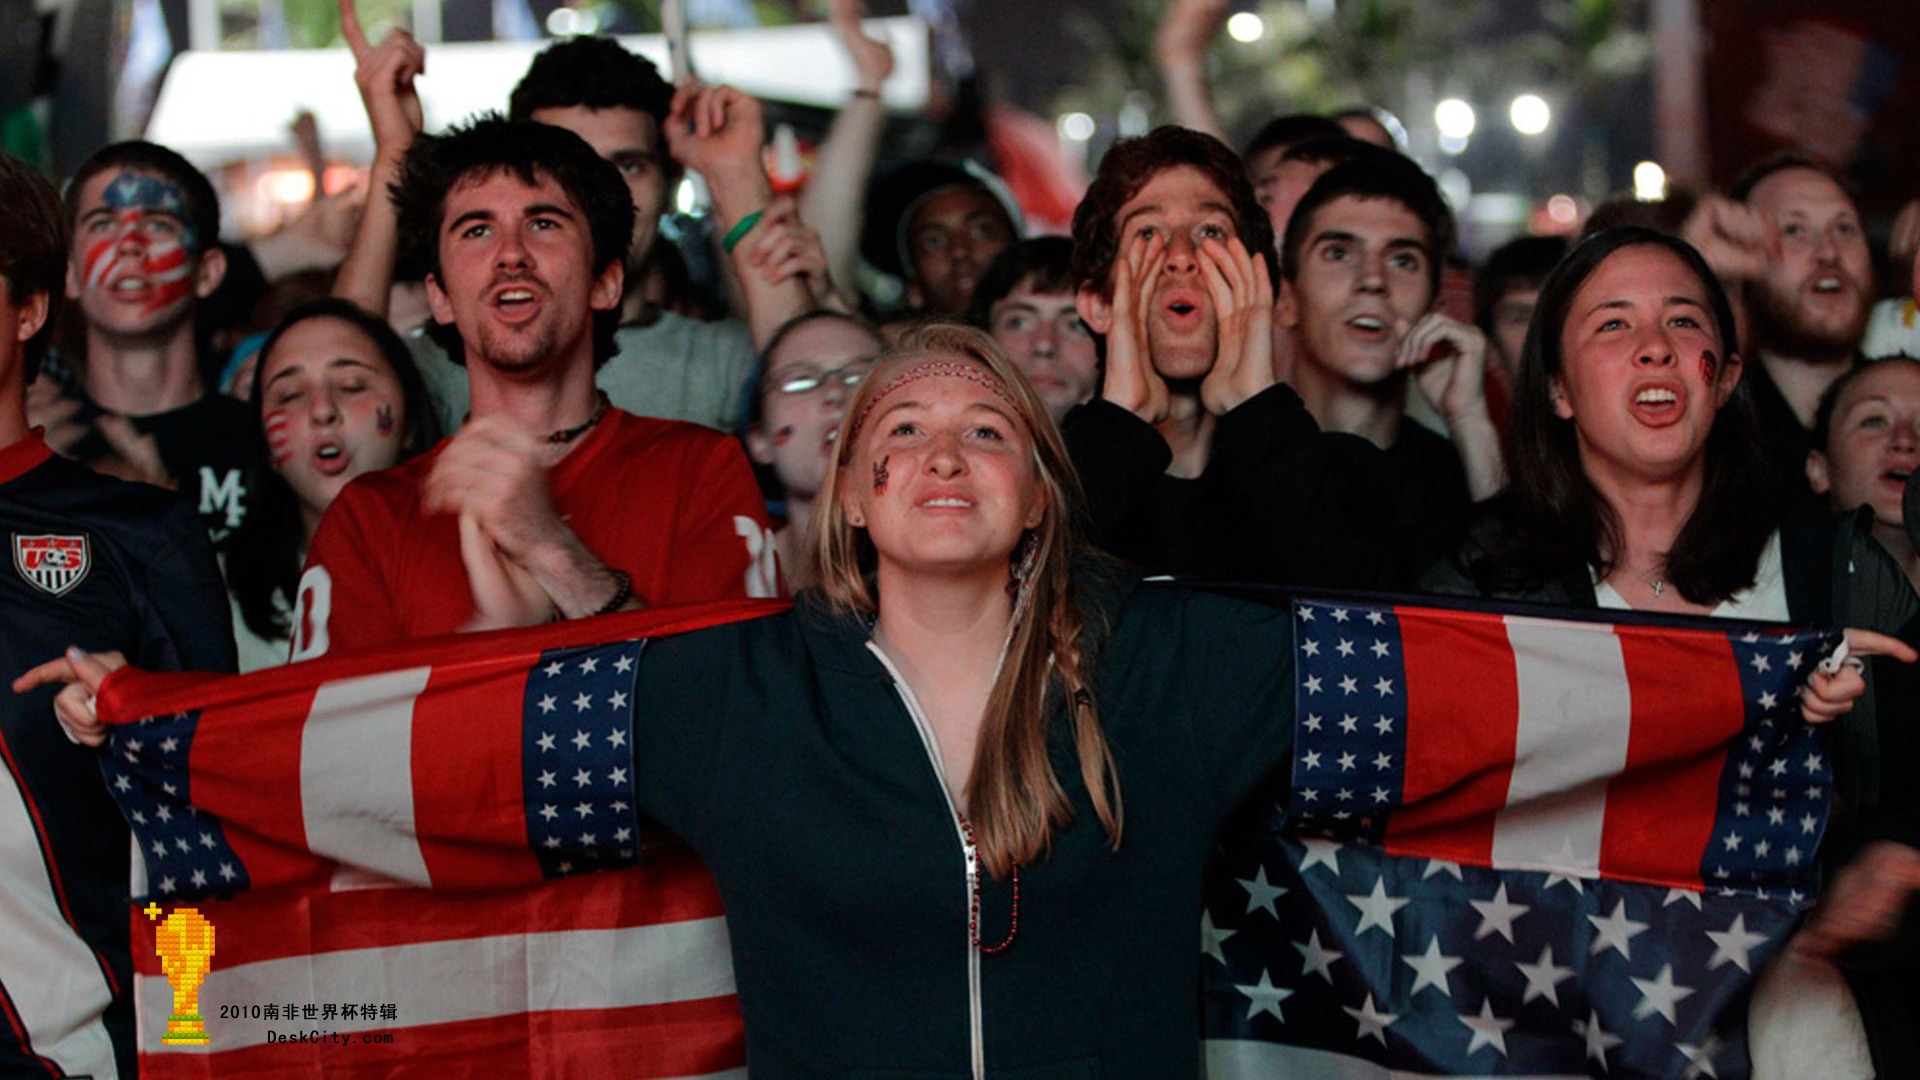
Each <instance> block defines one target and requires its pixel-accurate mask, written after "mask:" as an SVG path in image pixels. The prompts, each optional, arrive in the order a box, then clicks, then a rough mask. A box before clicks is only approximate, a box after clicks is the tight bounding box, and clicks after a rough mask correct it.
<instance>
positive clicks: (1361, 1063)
mask: <svg viewBox="0 0 1920 1080" xmlns="http://www.w3.org/2000/svg"><path fill="white" fill-rule="evenodd" d="M1206 1052H1207V1069H1206V1074H1207V1080H1273V1078H1274V1077H1276V1076H1284V1077H1286V1080H1424V1078H1427V1077H1440V1076H1445V1077H1449V1078H1451V1080H1492V1074H1488V1075H1486V1076H1475V1075H1473V1074H1470V1073H1422V1072H1408V1071H1406V1070H1404V1069H1389V1068H1387V1067H1386V1066H1384V1065H1376V1064H1374V1063H1373V1062H1371V1061H1368V1060H1366V1059H1365V1058H1357V1057H1348V1056H1346V1055H1345V1054H1336V1053H1334V1052H1333V1051H1331V1050H1314V1049H1311V1048H1309V1047H1305V1046H1282V1045H1280V1044H1279V1043H1270V1042H1255V1041H1251V1040H1242V1039H1208V1040H1207V1049H1206ZM1501 1080H1584V1074H1581V1073H1572V1074H1567V1075H1558V1074H1544V1075H1543V1074H1525V1075H1523V1074H1520V1073H1514V1074H1511V1075H1507V1076H1503V1077H1501Z"/></svg>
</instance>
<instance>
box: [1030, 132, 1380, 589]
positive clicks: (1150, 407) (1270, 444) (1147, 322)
mask: <svg viewBox="0 0 1920 1080" xmlns="http://www.w3.org/2000/svg"><path fill="white" fill-rule="evenodd" d="M1073 236H1074V267H1075V273H1076V276H1077V277H1078V278H1079V281H1080V285H1079V294H1078V305H1079V309H1080V314H1081V317H1082V318H1083V319H1084V320H1085V321H1086V324H1087V326H1088V327H1089V328H1091V329H1092V330H1093V332H1094V333H1095V334H1096V335H1098V336H1099V337H1100V338H1101V340H1102V343H1103V346H1104V352H1105V364H1106V367H1105V371H1104V375H1103V381H1102V385H1101V388H1100V395H1099V397H1098V398H1096V399H1095V400H1094V401H1092V402H1090V403H1089V404H1087V405H1084V406H1082V407H1080V408H1078V409H1076V410H1074V411H1073V412H1072V413H1070V414H1068V416H1067V418H1066V421H1065V423H1064V424H1063V431H1064V433H1065V435H1066V438H1067V443H1068V449H1069V450H1070V452H1071V453H1072V455H1073V460H1074V464H1075V466H1076V467H1077V468H1078V469H1079V471H1080V473H1081V477H1082V479H1083V482H1084V484H1085V486H1086V490H1087V498H1088V506H1089V510H1090V513H1091V518H1092V523H1093V539H1094V541H1095V543H1096V544H1098V545H1099V546H1101V547H1103V548H1105V549H1106V550H1108V551H1110V552H1112V553H1113V554H1115V555H1118V556H1120V557H1122V558H1125V559H1128V560H1131V561H1133V562H1135V563H1138V564H1140V565H1141V566H1142V567H1143V568H1144V569H1146V570H1147V571H1149V572H1152V573H1173V574H1183V575H1190V576H1206V577H1216V578H1232V579H1236V580H1245V581H1273V582H1287V583H1310V584H1318V585H1345V586H1358V587H1385V586H1389V585H1392V584H1394V583H1396V582H1397V581H1398V580H1400V579H1401V578H1402V577H1403V576H1404V575H1406V574H1410V573H1413V572H1417V571H1416V570H1408V569H1403V568H1402V566H1401V565H1400V564H1401V559H1400V558H1399V557H1398V556H1397V555H1396V553H1395V551H1394V548H1393V539H1392V538H1393V536H1394V533H1393V532H1392V531H1391V525H1392V521H1391V518H1390V516H1389V507H1388V505H1387V504H1388V502H1389V500H1388V499H1387V497H1386V494H1385V493H1386V492H1388V491H1389V490H1390V481H1389V477H1388V475H1387V473H1386V471H1385V469H1384V467H1383V463H1382V462H1380V461H1379V460H1377V459H1378V458H1379V454H1378V453H1377V451H1376V452H1373V453H1371V454H1370V455H1369V454H1368V453H1364V452H1361V453H1356V452H1355V450H1356V448H1355V447H1353V446H1347V445H1342V442H1341V440H1339V439H1336V438H1333V437H1329V436H1326V435H1324V434H1322V432H1321V431H1320V429H1319V426H1318V425H1317V424H1315V423H1314V420H1313V417H1312V416H1310V415H1309V414H1308V412H1307V410H1306V408H1305V407H1304V406H1303V405H1302V404H1301V401H1300V398H1299V397H1298V396H1297V395H1296V394H1295V393H1294V392H1293V390H1292V389H1291V388H1288V387H1286V386H1284V385H1281V384H1279V383H1278V382H1277V381H1276V379H1275V375H1274V350H1273V325H1274V323H1273V320H1274V290H1273V281H1274V279H1275V277H1276V276H1277V275H1276V273H1275V265H1274V258H1273V231H1272V226H1271V225H1270V224H1269V223H1268V220H1267V216H1266V212H1265V211H1264V210H1263V209H1262V208H1261V207H1260V204H1259V203H1258V201H1256V199H1255V198H1254V194H1253V189H1252V186H1251V185H1250V184H1249V182H1248V181H1247V178H1246V172H1245V170H1244V169H1243V167H1242V166H1241V163H1240V160H1239V159H1238V158H1237V157H1236V156H1235V155H1234V154H1233V152H1232V151H1231V150H1229V149H1228V148H1227V147H1226V146H1225V145H1223V144H1222V143H1220V142H1219V141H1218V140H1216V139H1214V138H1212V137H1211V136H1208V135H1203V134H1201V133H1199V132H1195V131H1190V130H1187V129H1184V128H1176V127H1165V128H1160V129H1158V130H1156V131H1154V132H1152V133H1150V134H1148V135H1146V136H1144V137H1142V138H1139V139H1133V140H1128V141H1124V142H1121V143H1118V144H1116V145H1115V146H1114V148H1113V149H1112V150H1110V151H1108V153H1107V156H1106V157H1105V158H1104V159H1103V160H1102V161H1101V163H1100V170H1099V175H1098V176H1097V177H1096V178H1095V180H1094V182H1093V185H1092V186H1091V187H1090V188H1089V190H1088V192H1087V196H1086V198H1085V199H1084V200H1083V201H1082V202H1081V204H1080V207H1079V209H1078V211H1076V213H1075V215H1074V228H1073ZM1346 441H1347V442H1350V443H1357V442H1358V440H1346ZM1369 449H1370V448H1369Z"/></svg>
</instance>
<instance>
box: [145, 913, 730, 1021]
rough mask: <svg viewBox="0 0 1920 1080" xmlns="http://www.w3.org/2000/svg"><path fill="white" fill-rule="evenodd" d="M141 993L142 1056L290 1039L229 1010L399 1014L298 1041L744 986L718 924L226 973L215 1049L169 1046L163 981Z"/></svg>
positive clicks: (217, 974)
mask: <svg viewBox="0 0 1920 1080" xmlns="http://www.w3.org/2000/svg"><path fill="white" fill-rule="evenodd" d="M609 972H611V973H612V975H611V977H610V979H611V981H609V975H608V973H609ZM134 992H135V994H136V995H137V998H138V1002H139V1009H138V1015H139V1026H140V1037H139V1043H140V1047H141V1051H142V1052H143V1053H159V1052H167V1053H172V1052H174V1051H180V1052H183V1053H195V1054H203V1053H209V1052H215V1051H224V1050H238V1049H242V1048H244V1047H249V1046H263V1045H265V1044H266V1041H267V1031H268V1029H269V1028H277V1029H278V1030H280V1031H282V1032H285V1031H287V1030H289V1028H288V1023H289V1022H287V1021H281V1022H275V1021H271V1020H264V1019H262V1020H254V1019H246V1020H244V1021H241V1020H216V1019H214V1018H215V1017H218V1016H219V1013H220V1006H221V1005H240V1006H244V1007H246V1008H248V1009H251V1008H252V1007H254V1006H256V1005H264V1004H266V1003H267V1002H273V1003H275V1004H281V1005H284V1004H285V1003H286V1002H288V1001H292V1002H293V1003H294V1004H296V1005H306V1004H309V1003H312V1004H316V1005H325V1004H327V1003H328V1002H343V1001H353V1002H364V1001H373V1002H378V1003H381V1004H387V1003H392V1004H393V1005H394V1006H395V1013H396V1014H397V1015H396V1018H395V1019H393V1020H374V1021H372V1022H366V1021H359V1020H344V1021H343V1020H328V1021H325V1022H315V1021H309V1020H298V1021H291V1023H292V1024H293V1025H294V1027H293V1029H294V1030H304V1029H307V1028H313V1027H316V1026H318V1027H323V1028H325V1029H326V1030H329V1031H342V1032H354V1031H387V1030H402V1029H405V1028H411V1027H419V1026H421V1025H426V1024H440V1023H453V1022H456V1021H461V1020H483V1019H492V1018H499V1017H512V1016H518V1015H521V1014H523V1013H528V1012H548V1011H559V1010H563V1009H618V1008H627V1007H631V1006H639V1005H664V1004H668V1003H671V1002H675V1001H697V1000H700V999H703V998H713V997H723V996H726V995H729V994H732V993H733V992H734V982H733V962H732V952H731V950H730V946H729V943H728V938H727V922H726V920H725V919H724V918H721V917H719V916H715V917H713V918H710V919H690V920H687V921H684V922H671V923H656V924H652V925H648V926H628V927H620V928H617V929H612V930H563V931H555V932H552V933H543V934H507V935H502V936H499V937H488V938H458V939H455V940H452V941H426V942H415V943H411V944H405V945H388V946H384V947H376V948H368V949H345V950H341V951H339V952H329V953H319V954H317V955H313V956H294V957H286V958H283V959H279V960H262V961H258V962H255V963H251V964H241V965H238V966H236V967H231V968H224V969H223V968H221V967H219V965H218V964H217V963H216V964H215V966H214V969H213V970H212V971H211V972H208V974H207V977H206V982H205V983H204V984H203V985H202V987H201V990H200V1015H201V1016H204V1017H207V1018H208V1019H207V1034H208V1035H209V1036H210V1037H211V1039H212V1045H211V1046H200V1047H184V1046H182V1047H174V1046H164V1047H163V1046H162V1044H161V1042H160V1037H161V1036H162V1035H163V1034H165V1033H166V1025H167V1014H168V1013H169V1012H170V1011H171V1010H172V1007H173V997H172V992H171V991H170V990H169V988H168V986H167V980H166V979H165V977H163V976H159V975H136V976H134Z"/></svg>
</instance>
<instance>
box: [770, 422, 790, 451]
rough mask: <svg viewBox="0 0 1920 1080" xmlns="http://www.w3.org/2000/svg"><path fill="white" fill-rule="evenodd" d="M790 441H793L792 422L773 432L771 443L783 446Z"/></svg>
mask: <svg viewBox="0 0 1920 1080" xmlns="http://www.w3.org/2000/svg"><path fill="white" fill-rule="evenodd" d="M792 441H793V425H792V424H788V425H787V426H785V427H783V428H781V429H779V430H778V431H775V432H774V433H773V445H775V446H785V445H787V444H788V443H790V442H792Z"/></svg>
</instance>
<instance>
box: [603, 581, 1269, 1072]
mask: <svg viewBox="0 0 1920 1080" xmlns="http://www.w3.org/2000/svg"><path fill="white" fill-rule="evenodd" d="M1099 606H1100V607H1101V608H1102V609H1103V610H1104V611H1105V613H1106V622H1107V626H1106V627H1105V629H1104V630H1103V632H1101V633H1099V634H1097V635H1095V636H1096V637H1097V638H1099V640H1098V642H1097V646H1098V655H1097V660H1096V666H1095V671H1096V672H1097V679H1096V681H1095V686H1096V691H1095V694H1096V702H1097V706H1098V708H1099V710H1100V718H1101V724H1102V727H1103V729H1104V730H1105V732H1106V736H1107V739H1108V741H1109V743H1110V744H1111V747H1112V750H1113V755H1114V758H1115V761H1116V762H1117V766H1118V777H1119V783H1120V790H1121V793H1122V797H1123V799H1124V805H1125V828H1124V837H1123V842H1122V844H1121V845H1120V848H1119V850H1118V851H1114V850H1111V849H1110V848H1109V846H1108V842H1107V837H1106V835H1105V832H1104V830H1103V829H1102V828H1101V826H1100V823H1099V819H1098V818H1097V817H1096V816H1095V814H1094V812H1093V809H1092V805H1091V803H1090V801H1089V799H1088V797H1087V791H1086V788H1085V786H1084V785H1083V784H1082V783H1081V782H1080V770H1079V767H1078V764H1077V760H1076V758H1075V757H1074V754H1073V750H1072V743H1071V739H1070V737H1069V736H1068V733H1067V731H1066V730H1065V729H1066V727H1067V725H1066V724H1065V723H1064V714H1061V713H1056V714H1055V721H1056V722H1055V724H1054V726H1053V730H1052V732H1051V733H1050V734H1051V736H1052V740H1051V741H1052V745H1053V766H1054V772H1055V774H1056V775H1057V776H1058V777H1059V778H1060V781H1061V783H1062V785H1063V786H1064V788H1065V790H1066V792H1067V794H1068V796H1069V798H1070V799H1071V800H1072V803H1073V806H1074V810H1075V818H1074V821H1073V823H1072V825H1071V826H1069V827H1068V828H1066V829H1064V830H1061V831H1060V832H1059V833H1058V834H1057V835H1056V837H1055V839H1054V843H1053V848H1052V851H1051V852H1050V854H1049V855H1048V856H1047V857H1046V858H1045V859H1044V860H1042V861H1041V862H1039V863H1038V864H1037V865H1034V866H1030V867H1024V868H1022V870H1021V874H1020V926H1019V936H1018V940H1017V941H1016V942H1015V943H1014V945H1013V946H1012V947H1011V948H1010V949H1008V950H1006V951H1005V952H1003V953H999V954H996V955H991V956H981V957H980V958H979V965H980V967H979V971H980V975H979V978H980V1008H981V1028H982V1031H983V1033H984V1040H983V1045H984V1062H985V1066H986V1072H987V1075H990V1076H993V1077H1006V1078H1016V1077H1017V1078H1020V1080H1051V1078H1056V1077H1058V1078H1066V1077H1076V1078H1083V1077H1104V1078H1107V1080H1114V1078H1125V1077H1138V1078H1141V1080H1147V1078H1152V1080H1165V1078H1169V1077H1182V1076H1187V1077H1191V1076H1195V1075H1196V1074H1197V1072H1198V1068H1199V1065H1198V1063H1199V1048H1198V1043H1197V1027H1198V1025H1197V1022H1196V1019H1195V1018H1196V1009H1197V1004H1196V1003H1197V985H1196V983H1197V972H1198V964H1197V962H1196V960H1195V955H1196V954H1195V945H1196V940H1197V939H1196V936H1195V933H1196V927H1198V926H1199V922H1200V906H1201V872H1202V869H1203V868H1204V866H1205V864H1206V861H1207V856H1208V853H1209V851H1210V850H1211V848H1212V846H1213V841H1214V835H1215V833H1216V832H1217V831H1218V829H1219V827H1220V825H1221V823H1222V821H1223V819H1224V818H1225V817H1226V815H1227V814H1228V813H1229V812H1230V811H1231V810H1232V809H1233V808H1234V807H1235V805H1236V804H1238V803H1239V802H1240V801H1241V799H1242V798H1243V797H1244V796H1245V795H1246V794H1247V793H1248V792H1249V791H1251V790H1252V788H1253V787H1254V785H1255V784H1256V782H1257V781H1259V780H1260V779H1262V778H1263V777H1264V776H1265V775H1266V774H1267V773H1268V772H1270V771H1271V770H1272V769H1273V768H1274V767H1275V766H1276V765H1277V764H1278V763H1279V762H1280V761H1281V760H1282V759H1283V758H1284V757H1285V755H1286V753H1287V751H1288V748H1289V740H1290V738H1291V733H1290V732H1291V718H1292V708H1293V705H1292V701H1293V698H1292V685H1291V682H1292V678H1291V676H1292V662H1291V658H1290V655H1291V644H1292V637H1291V630H1290V626H1289V619H1288V616H1287V615H1286V614H1285V613H1284V612H1282V611H1276V610H1273V609H1269V608H1264V607H1258V606H1254V605H1250V604H1245V603H1241V602H1237V601H1231V600H1225V599H1221V598H1218V597H1212V596H1204V595H1197V594H1190V593H1186V592H1180V591H1175V590H1160V589H1131V588H1113V589H1109V590H1105V595H1104V596H1103V597H1102V598H1101V600H1100V602H1099ZM868 636H869V632H868V628H867V627H866V626H865V625H863V624H862V623H861V622H860V621H859V620H856V619H850V618H846V617H842V616H836V615H834V614H831V613H829V612H827V611H825V610H823V609H822V608H820V607H818V606H812V605H808V604H806V603H804V602H803V603H802V604H801V606H800V607H799V608H798V609H796V610H795V611H794V612H792V613H791V614H788V615H783V616H777V617H774V618H769V619H763V620H758V621H754V622H749V623H742V624H737V625H733V626H726V627H719V628H715V629H712V630H706V631H701V632H698V633H693V634H687V635H684V636H681V637H677V638H671V639H666V640H662V641H658V642H655V643H653V644H652V645H650V646H649V647H648V649H647V651H646V652H645V653H644V654H643V656H642V661H641V665H640V674H639V684H638V687H637V694H636V699H635V700H636V704H637V705H638V709H639V711H638V713H637V715H636V720H635V733H636V734H635V741H636V747H635V750H636V754H635V759H636V761H637V762H639V766H638V775H637V779H638V781H639V791H640V802H641V807H642V809H643V810H644V811H646V812H647V813H648V814H650V815H652V816H653V817H655V818H657V819H658V820H659V821H661V822H662V823H664V824H665V825H667V826H668V827H670V828H672V829H673V830H675V831H676V832H678V833H680V834H681V835H682V836H684V837H685V838H686V839H687V840H688V841H689V842H690V843H691V844H692V845H693V847H694V848H695V849H696V850H697V851H698V852H699V853H700V855H701V857H702V858H704V859H705V860H706V862H707V864H708V865H709V866H710V867H711V868H712V870H713V873H714V876H715V877H716V878H717V879H718V881H719V884H720V892H721V896H722V898H723V900H724V901H725V904H726V909H727V920H728V926H729V931H730V933H731V935H732V939H733V956H734V968H735V972H736V974H737V977H738V983H739V991H740V1002H741V1010H742V1012H743V1014H744V1016H745V1019H746V1031H747V1055H748V1067H749V1069H750V1070H751V1071H752V1073H753V1076H754V1077H755V1080H783V1078H787V1077H821V1078H826V1077H833V1078H843V1077H887V1078H894V1080H906V1078H921V1077H926V1078H933V1077H941V1078H946V1077H953V1078H960V1077H967V1076H970V1075H971V1072H970V1069H971V1065H970V1061H971V1059H972V1054H971V1049H970V1048H971V1030H972V1026H971V1021H970V990H969V975H968V963H969V960H968V957H969V955H970V952H971V946H970V944H969V940H968V929H967V916H968V888H967V877H966V869H965V862H964V856H963V847H962V844H961V842H960V839H959V836H958V833H957V830H956V826H955V822H954V818H953V815H952V813H951V812H950V810H949V807H948V803H947V800H946V797H945V794H944V788H943V785H942V781H941V778H940V776H939V774H938V773H937V772H936V771H935V768H934V766H933V764H932V761H931V759H930V758H929V756H928V753H927V751H926V750H925V748H924V746H923V744H922V741H921V738H920V735H919V734H918V732H917V730H916V728H915V725H914V722H913V720H912V717H911V715H910V714H909V712H908V710H907V708H906V706H905V704H904V702H903V698H902V697H901V695H900V693H899V691H898V690H897V689H896V686H895V683H894V681H893V679H892V677H891V676H890V675H889V673H888V671H887V670H886V668H885V667H884V666H883V664H882V663H881V661H880V659H879V658H878V657H877V656H876V655H875V654H874V653H873V651H872V650H870V649H869V648H868V647H867V640H868ZM982 894H983V895H982V903H981V907H982V916H981V918H982V923H983V925H982V927H981V929H980V937H981V939H982V940H984V941H987V942H997V941H999V940H1000V939H1001V938H1002V937H1003V936H1004V935H1005V933H1006V927H1007V921H1008V917H1009V911H1010V906H1011V895H1010V888H1009V884H1008V882H1005V881H987V882H985V883H984V887H983V889H982Z"/></svg>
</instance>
